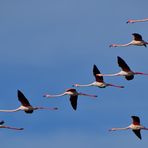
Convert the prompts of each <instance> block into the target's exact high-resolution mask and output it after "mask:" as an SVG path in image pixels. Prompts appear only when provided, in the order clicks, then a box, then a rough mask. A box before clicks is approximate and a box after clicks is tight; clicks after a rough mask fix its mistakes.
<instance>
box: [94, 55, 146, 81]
mask: <svg viewBox="0 0 148 148" xmlns="http://www.w3.org/2000/svg"><path fill="white" fill-rule="evenodd" d="M117 60H118V65H119V67H120V68H121V69H122V70H121V71H120V72H118V73H115V74H97V75H98V76H125V78H126V79H127V80H132V79H133V78H134V75H148V74H146V73H143V72H133V71H132V70H131V69H130V67H129V66H128V65H127V64H126V62H125V61H124V60H123V59H122V58H121V57H119V56H118V57H117Z"/></svg>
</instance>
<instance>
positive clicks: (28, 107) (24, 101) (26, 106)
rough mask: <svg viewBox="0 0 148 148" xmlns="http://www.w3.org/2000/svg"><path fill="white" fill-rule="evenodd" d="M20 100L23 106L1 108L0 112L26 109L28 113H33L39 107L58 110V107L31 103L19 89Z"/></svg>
mask: <svg viewBox="0 0 148 148" xmlns="http://www.w3.org/2000/svg"><path fill="white" fill-rule="evenodd" d="M18 100H19V101H20V102H21V106H20V107H18V108H16V109H13V110H0V112H17V111H21V110H22V111H25V112H26V113H33V111H34V110H38V109H45V110H57V108H56V107H55V108H46V107H33V106H31V105H30V103H29V101H28V100H27V98H26V97H25V96H24V94H23V93H22V92H21V91H20V90H18Z"/></svg>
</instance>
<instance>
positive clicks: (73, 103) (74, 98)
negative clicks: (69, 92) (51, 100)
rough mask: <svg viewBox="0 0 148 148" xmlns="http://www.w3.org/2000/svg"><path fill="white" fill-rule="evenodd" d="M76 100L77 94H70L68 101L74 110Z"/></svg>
mask: <svg viewBox="0 0 148 148" xmlns="http://www.w3.org/2000/svg"><path fill="white" fill-rule="evenodd" d="M77 100H78V96H77V95H75V96H70V103H71V106H72V108H73V109H74V110H76V109H77Z"/></svg>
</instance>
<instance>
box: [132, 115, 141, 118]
mask: <svg viewBox="0 0 148 148" xmlns="http://www.w3.org/2000/svg"><path fill="white" fill-rule="evenodd" d="M131 118H139V117H138V116H134V115H133V116H131Z"/></svg>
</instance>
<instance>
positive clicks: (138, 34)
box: [132, 32, 140, 35]
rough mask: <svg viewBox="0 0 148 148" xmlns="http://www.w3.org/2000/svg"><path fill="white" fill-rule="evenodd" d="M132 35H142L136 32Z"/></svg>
mask: <svg viewBox="0 0 148 148" xmlns="http://www.w3.org/2000/svg"><path fill="white" fill-rule="evenodd" d="M132 35H140V34H139V33H136V32H134V33H132Z"/></svg>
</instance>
